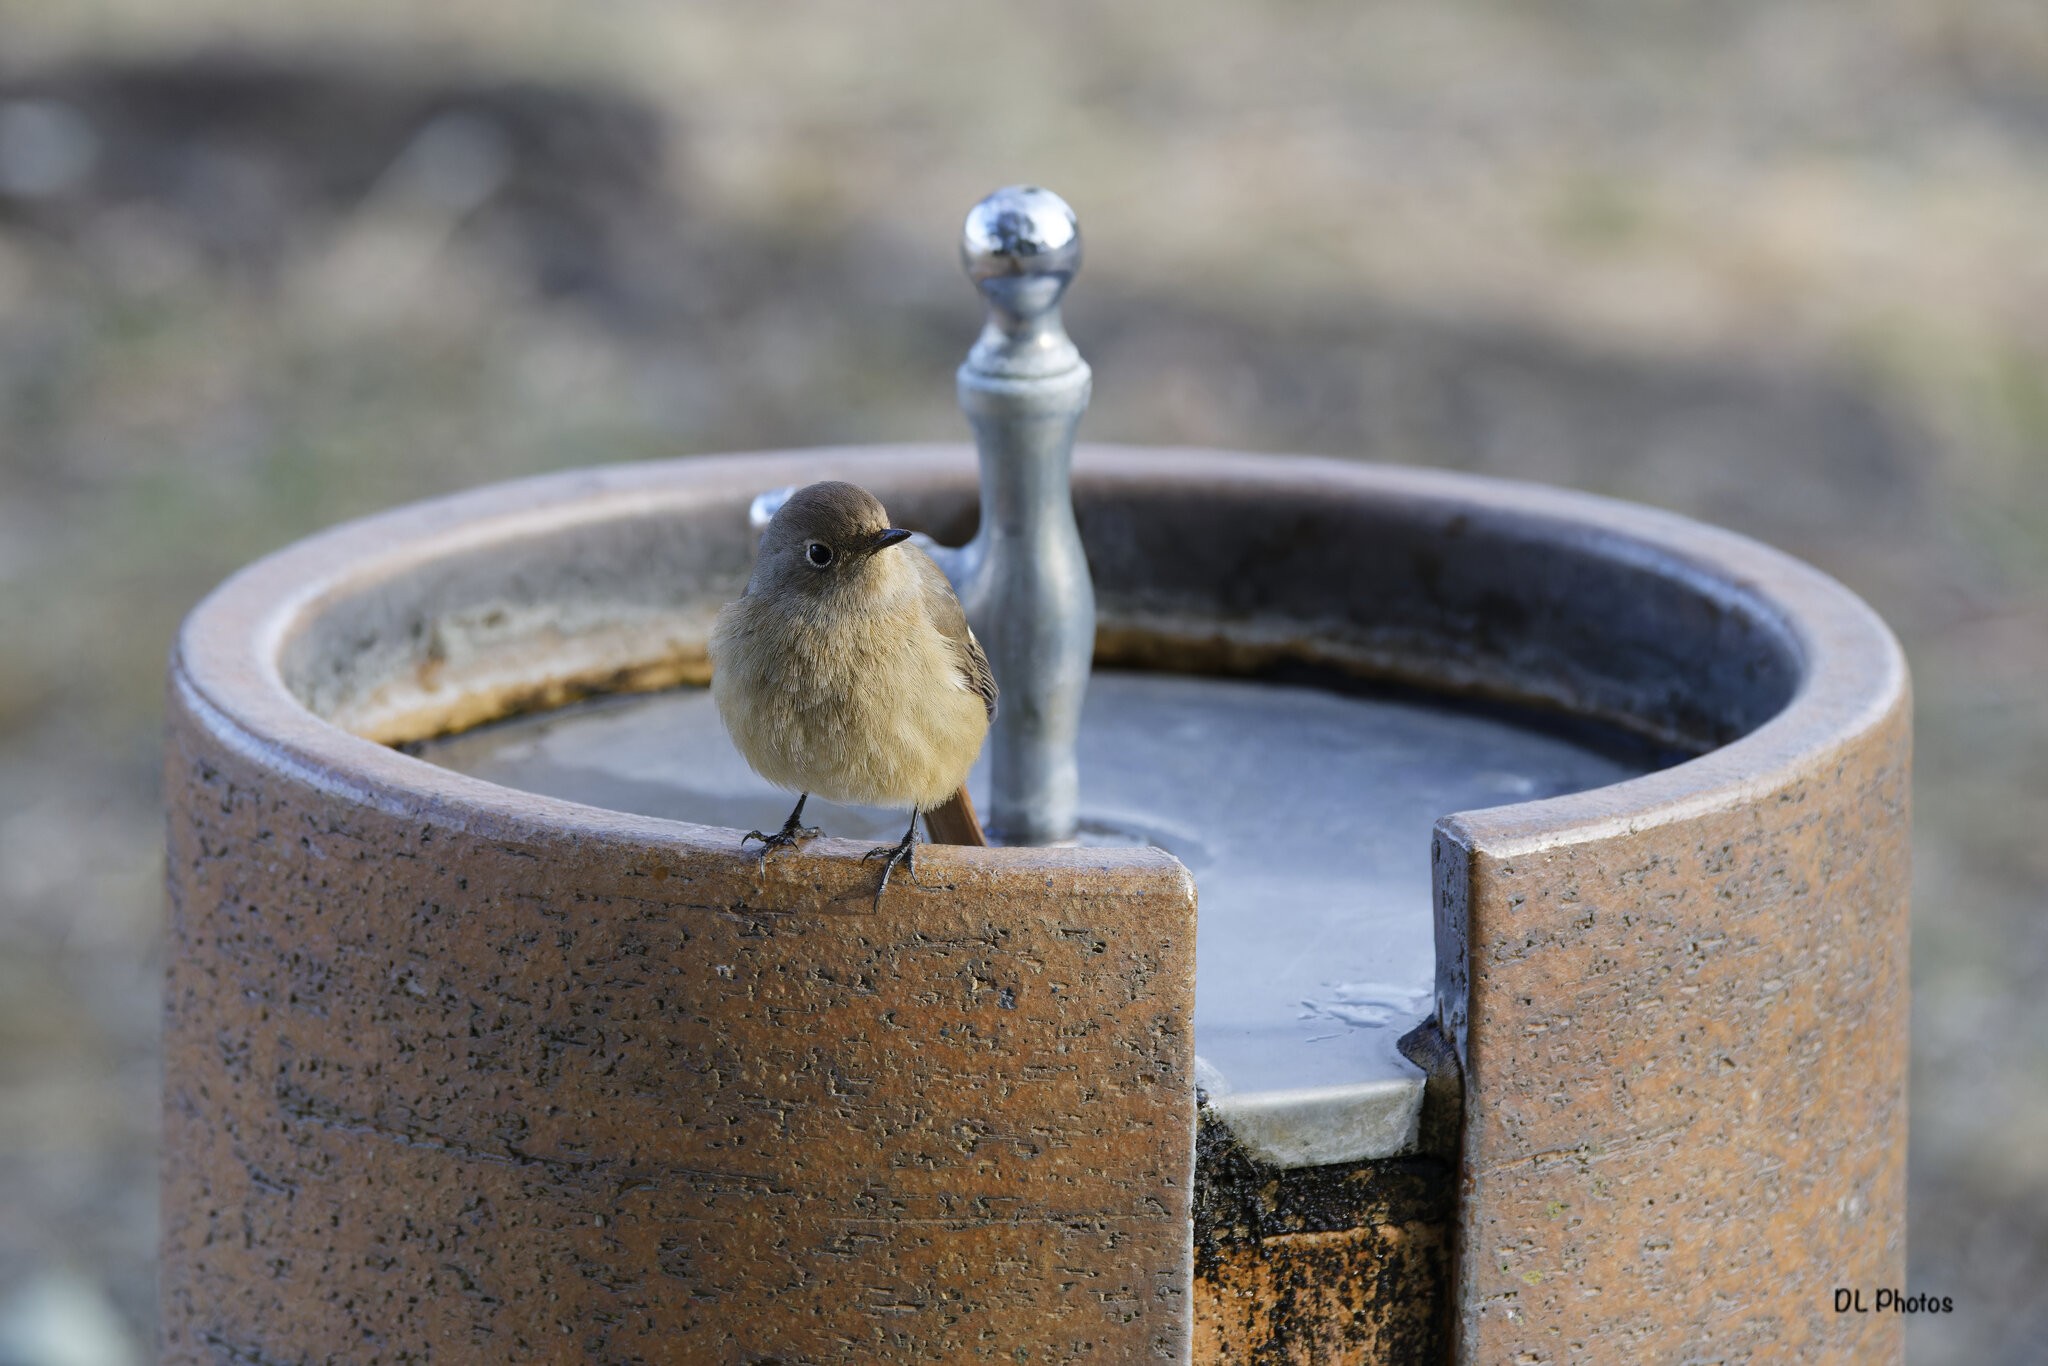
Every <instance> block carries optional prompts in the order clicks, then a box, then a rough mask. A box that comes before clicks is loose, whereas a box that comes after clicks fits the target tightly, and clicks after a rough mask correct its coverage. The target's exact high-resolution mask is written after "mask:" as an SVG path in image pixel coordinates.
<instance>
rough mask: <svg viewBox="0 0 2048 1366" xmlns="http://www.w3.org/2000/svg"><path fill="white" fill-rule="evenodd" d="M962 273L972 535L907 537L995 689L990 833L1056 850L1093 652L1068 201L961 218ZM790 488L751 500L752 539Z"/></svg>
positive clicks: (1015, 188)
mask: <svg viewBox="0 0 2048 1366" xmlns="http://www.w3.org/2000/svg"><path fill="white" fill-rule="evenodd" d="M960 263H961V265H962V266H963V267H965V268H966V271H967V278H968V279H970V280H972V281H974V283H975V286H976V287H977V288H978V289H980V290H981V293H982V297H983V298H984V299H985V300H986V301H987V303H988V322H987V324H986V325H985V326H984V327H983V328H982V329H981V336H980V338H979V339H978V340H977V341H976V342H975V343H974V348H973V349H972V350H971V351H969V352H968V353H967V360H966V361H965V362H964V363H963V364H962V365H961V366H960V369H959V371H958V373H957V376H956V379H957V381H958V390H959V395H960V408H961V411H962V412H964V413H966V414H967V420H968V422H969V423H970V424H972V426H973V427H974V444H975V447H976V448H977V450H978V451H979V452H980V456H981V527H980V529H979V530H977V531H976V532H975V533H974V539H973V540H971V541H969V542H968V543H967V544H966V545H963V546H942V545H938V544H936V543H935V542H933V541H932V539H931V538H930V537H928V536H925V535H922V534H920V535H918V536H917V537H915V538H914V539H915V541H916V543H917V544H918V545H920V546H922V547H923V548H924V549H925V551H926V552H927V553H929V554H930V555H931V557H932V558H933V559H934V560H937V561H938V563H939V567H940V568H941V569H943V570H945V571H946V577H947V578H948V579H950V580H952V583H953V588H954V591H955V592H957V593H959V595H960V602H961V605H962V606H963V607H965V608H966V610H967V620H968V624H969V625H971V626H973V628H974V634H975V635H976V636H977V637H979V638H980V640H981V645H982V649H983V650H984V651H985V652H986V653H987V655H988V659H989V665H990V667H991V668H993V669H994V670H995V675H996V684H997V686H998V687H999V688H1000V689H1001V690H1002V697H1001V701H1000V704H999V705H998V707H997V711H996V722H995V726H994V728H993V729H992V730H991V731H990V733H989V742H988V745H989V787H990V798H989V810H988V818H987V821H986V824H987V826H988V829H989V833H990V834H991V835H993V836H994V837H995V838H997V839H998V840H1000V841H1001V842H1002V843H1004V844H1053V843H1057V842H1058V841H1060V840H1064V839H1069V838H1071V837H1072V836H1073V834H1074V832H1075V829H1076V827H1077V826H1078V824H1079V806H1080V795H1081V781H1080V770H1079V767H1078V765H1077V764H1076V761H1075V742H1076V740H1077V738H1078V736H1079V734H1080V730H1081V697H1082V694H1083V693H1085V692H1086V691H1087V690H1088V670H1089V666H1090V664H1091V663H1092V662H1093V660H1094V656H1095V584H1094V581H1093V580H1092V579H1091V578H1090V577H1089V575H1088V557H1087V555H1086V554H1085V553H1083V551H1082V549H1081V532H1080V529H1079V528H1078V527H1077V526H1076V525H1075V523H1074V498H1073V489H1072V479H1071V474H1072V469H1073V463H1074V427H1075V425H1076V424H1077V423H1078V422H1079V421H1080V420H1081V413H1082V412H1083V411H1084V410H1085V409H1086V408H1087V407H1088V393H1089V384H1090V371H1089V369H1088V362H1086V361H1084V360H1082V359H1081V353H1080V352H1079V351H1078V350H1076V349H1075V347H1074V343H1073V341H1072V339H1071V338H1069V337H1068V336H1067V329H1066V326H1065V325H1064V324H1063V323H1062V322H1061V321H1060V296H1061V295H1062V294H1064V293H1066V289H1067V285H1068V284H1070V283H1071V282H1072V281H1073V278H1074V276H1075V275H1076V274H1077V273H1078V272H1079V271H1080V269H1081V226H1080V223H1079V222H1078V221H1077V220H1076V219H1075V217H1074V211H1073V210H1072V209H1071V208H1069V207H1067V202H1066V201H1065V200H1064V199H1061V198H1060V197H1059V196H1058V195H1056V194H1054V193H1053V192H1052V191H1051V190H1042V189H1039V188H1038V187H1037V186H1035V185H1011V186H1008V187H1006V188H1004V189H1000V190H997V191H996V192H995V193H994V194H992V195H990V196H988V197H987V198H986V199H984V200H982V201H981V202H980V203H979V204H976V205H975V206H974V207H973V208H972V209H970V210H968V213H967V223H966V226H965V228H964V230H963V231H962V234H961V240H960ZM792 492H794V490H792V489H776V490H774V491H772V492H769V493H764V494H762V495H761V496H760V497H758V498H756V499H755V500H754V505H753V509H752V521H753V525H754V527H755V529H756V530H763V529H765V528H766V527H767V525H768V520H769V519H770V518H771V517H773V516H774V515H775V511H776V509H777V508H779V507H781V506H782V504H783V502H784V500H786V499H787V498H788V497H789V495H790V494H791V493H792Z"/></svg>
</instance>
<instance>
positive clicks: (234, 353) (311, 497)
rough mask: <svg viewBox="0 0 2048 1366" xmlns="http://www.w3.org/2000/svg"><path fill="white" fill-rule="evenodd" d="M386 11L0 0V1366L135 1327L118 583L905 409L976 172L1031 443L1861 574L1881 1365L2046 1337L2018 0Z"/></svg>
mask: <svg viewBox="0 0 2048 1366" xmlns="http://www.w3.org/2000/svg"><path fill="white" fill-rule="evenodd" d="M419 8H424V7H416V6H409V5H406V6H402V5H399V4H397V3H395V0H374V2H372V3H363V4H358V5H354V6H350V7H348V8H347V10H346V12H344V11H343V9H342V7H338V6H336V7H325V8H320V7H314V6H310V5H306V4H284V5H269V6H257V5H255V4H253V3H250V2H249V0H194V3H188V4H183V5H180V6H175V7H173V6H162V5H155V4H150V3H146V0H94V2H93V3H86V4H79V5H67V6H61V7H59V6H48V5H44V4H38V3H34V0H0V1363H6V1362H12V1361H34V1360H43V1359H49V1360H55V1359H56V1358H54V1357H47V1356H45V1357H38V1356H36V1355H35V1354H34V1353H33V1352H31V1351H30V1350H29V1349H28V1348H26V1347H23V1346H22V1345H21V1344H22V1343H25V1342H27V1341H28V1339H29V1335H30V1333H31V1328H30V1327H24V1326H23V1325H28V1324H32V1322H35V1321H41V1320H39V1319H38V1316H39V1315H40V1316H42V1319H44V1320H49V1321H53V1322H54V1321H60V1320H61V1321H62V1322H65V1323H68V1324H70V1325H71V1328H70V1329H69V1330H67V1331H71V1332H73V1334H74V1342H84V1341H87V1339H88V1338H89V1337H90V1335H91V1334H93V1333H97V1334H99V1342H100V1347H101V1349H102V1353H101V1355H100V1356H99V1357H96V1358H91V1359H95V1360H108V1361H113V1360H121V1359H124V1358H123V1356H122V1351H123V1350H124V1346H123V1345H124V1344H125V1345H126V1347H125V1350H127V1351H128V1352H130V1353H131V1356H130V1357H128V1358H126V1359H139V1358H137V1357H135V1356H133V1355H132V1354H133V1353H136V1352H139V1351H140V1345H141V1344H143V1343H146V1342H147V1341H148V1340H149V1334H150V1331H151V1313H152V1309H151V1301H152V1296H153V1287H152V1280H151V1277H152V1271H151V1250H152V1243H153V1240H154V1236H155V1218H156V1215H155V1208H154V1201H155V1195H154V1178H153V1171H154V1164H155V1160H156V1158H155V1138H154V1135H155V1131H156V1096H157V1064H156V1057H155V1039H156V1012H157V1008H158V1002H157V991H158V985H157V984H158V973H159V971H160V961H159V955H158V938H159V918H160V915H161V905H160V896H161V893H160V879H161V860H160V854H159V849H158V845H159V840H160V834H161V828H160V827H161V819H160V813H159V811H158V809H157V804H156V788H157V774H156V765H157V757H156V746H157V738H158V735H157V728H158V724H159V716H160V711H159V695H158V692H159V688H160V686H161V674H162V660H163V656H164V652H165V649H166V648H167V645H168V642H169V640H170V636H171V632H172V630H173V628H174V627H175V625H176V623H177V621H178V619H179V617H180V615H181V614H182V613H183V612H184V611H185V610H186V609H187V608H188V607H189V606H190V605H191V604H192V603H193V602H194V601H195V600H196V599H197V598H198V597H199V596H200V595H201V594H203V593H204V592H205V591H206V589H207V588H208V587H210V586H211V585H212V584H213V583H214V582H216V581H217V580H218V579H219V578H221V577H222V576H223V575H225V574H226V573H227V572H228V571H230V570H231V569H233V568H235V567H236V566H237V565H239V564H241V563H243V562H245V561H246V560H248V559H250V558H252V557H254V556H256V555H258V554H260V553H262V552H263V551H265V550H267V549H269V548H272V547H274V546H277V545H279V544H282V543H284V542H285V541H288V540H290V539H292V538H294V537H297V536H299V535H301V534H303V533H305V532H307V531H310V530H312V529H314V528H316V527H320V526H324V525H327V524H329V523H331V522H334V521H336V520H339V519H341V518H345V517H349V516H352V515H355V514H358V513H363V512H367V511H371V510H374V509H377V508H381V507H384V506H388V505H391V504H394V503H399V502H403V501H407V500H410V499H414V498H418V497H422V496H425V495H428V494H433V493H437V492H442V491H446V490H449V489H454V488H460V487H464V486H467V485H470V484H474V483H478V482H482V481H485V480H490V479H497V478H504V477H511V476H515V475H519V474H524V473H530V472H534V471H538V470H544V469H552V468H558V467H561V466H565V465H573V464H580V463H594V462H604V461H615V460H630V459H635V458H641V457H648V456H655V455H669V454H678V453H690V452H700V451H714V450H735V449H747V448H753V447H769V446H791V445H803V444H809V443H818V442H828V441H830V442H839V441H863V440H879V439H893V438H907V439H934V438H936V439H951V438H957V437H959V436H961V435H962V434H963V431H964V428H963V425H962V424H961V422H960V420H959V418H958V416H957V414H956V413H955V412H954V410H953V406H952V403H953V399H952V383H951V370H952V367H953V366H954V365H955V364H956V363H957V362H958V359H959V357H960V356H961V354H963V352H964V349H965V347H966V345H967V344H968V342H969V341H970V340H971V338H972V335H973V332H974V330H975V327H976V325H977V321H978V320H977V315H976V309H975V301H974V298H973V295H972V293H971V291H970V290H969V288H968V287H967V285H966V284H965V283H964V282H963V281H962V280H961V278H960V276H959V274H958V269H957V266H956V263H955V261H954V257H953V249H954V242H955V234H956V233H957V230H958V221H959V217H960V214H961V213H962V212H963V211H964V210H965V208H966V206H967V205H969V204H970V203H972V202H973V201H974V200H975V199H976V198H977V197H979V196H980V195H981V194H982V193H984V192H985V191H986V190H988V189H990V188H993V187H994V186H996V185H999V184H1004V183H1008V182H1012V181H1018V180H1035V181H1038V182H1041V183H1044V184H1048V185H1051V186H1053V187H1054V188H1056V189H1058V190H1059V191H1060V192H1061V193H1063V194H1064V195H1066V196H1067V197H1068V198H1069V199H1070V200H1071V201H1072V202H1074V203H1075V205H1076V206H1077V208H1078V209H1079V210H1080V213H1081V216H1082V221H1083V224H1084V227H1085V231H1086V234H1087V238H1088V243H1089V261H1088V266H1087V269H1086V271H1085V272H1084V274H1083V276H1082V278H1081V281H1080V282H1079V283H1078V284H1077V285H1076V286H1075V289H1074V292H1073V294H1072V297H1071V306H1070V309H1069V321H1070V325H1071V328H1072V331H1073V333H1074V335H1075V336H1076V338H1077V339H1078V340H1079V342H1080V344H1081V345H1082V347H1083V349H1084V351H1085V352H1086V353H1087V355H1088V356H1089V358H1090V360H1091V362H1092V363H1093V364H1094V366H1095V370H1096V377H1097V378H1096V400H1095V406H1094V408H1093V409H1092V411H1091V412H1090V414H1089V416H1088V418H1087V420H1086V423H1085V426H1084V434H1085V435H1086V436H1088V437H1092V438H1095V439H1102V440H1123V441H1139V442H1157V443H1182V442H1185V443H1196V444H1204V445H1218V446H1229V447H1236V448H1242V449H1251V450H1275V451H1279V450H1288V451H1310V452H1320V453H1328V454H1334V455H1340V456H1346V457H1354V458H1359V459H1369V460H1381V461H1402V462H1413V463H1424V464H1432V465H1442V466H1450V467H1457V468H1465V469H1476V470H1484V471H1488V472H1493V473H1498V474H1505V475H1512V476H1516V477H1520V478H1528V479H1535V480H1542V481H1548V482H1555V483H1561V484H1569V485H1573V486H1576V487H1581V488H1587V489H1592V490H1596V491H1599V492H1604V493H1610V494H1614V495H1618V496H1621V497H1627V498H1633V499H1637V500H1641V501H1644V502H1648V503H1654V504H1658V505H1660V506H1664V507H1669V508H1673V509H1676V510H1678V511H1681V512H1685V513H1689V514H1692V515H1696V516H1700V517H1703V518H1706V519H1708V520H1712V521H1716V522H1720V523H1723V524H1725V525H1728V526H1732V527H1734V528H1736V529H1738V530H1742V531H1745V532H1748V533H1750V534H1752V535H1755V536H1758V537H1760V538H1762V539H1764V540H1767V541H1770V542H1772V543H1774V544H1776V545H1779V546H1781V547H1783V548H1785V549H1787V550H1789V551H1791V552H1793V553H1795V554H1798V555H1801V556H1804V557H1806V558H1808V559H1810V560H1812V561H1813V562H1815V563H1817V564H1819V565H1820V566H1822V567H1823V568H1825V569H1827V570H1828V571H1830V572H1831V573H1833V574H1835V575H1836V576H1838V577H1840V578H1841V579H1843V580H1844V581H1845V582H1847V583H1848V584H1849V585H1850V586H1851V587H1853V588H1855V589H1856V590H1857V591H1859V592H1860V593H1862V594H1864V595H1865V596H1866V597H1867V598H1869V600H1870V601H1871V602H1872V603H1873V604H1875V605H1876V606H1877V608H1878V609H1879V610H1880V611H1881V612H1882V613H1883V614H1884V615H1885V616H1886V617H1887V619H1888V620H1890V621H1891V622H1892V624H1893V625H1894V627H1895V628H1896V629H1897V630H1898V632H1899V634H1900V636H1901V637H1902V638H1903V640H1904V641H1905V644H1906V649H1907V652H1908V655H1909V656H1910V658H1911V660H1912V663H1913V667H1914V670H1915V679H1916V689H1917V694H1918V699H1919V701H1918V707H1919V713H1918V774H1917V783H1916V796H1915V803H1916V806H1915V813H1916V845H1915V849H1916V863H1917V872H1916V885H1915V935H1914V990H1915V1010H1914V1057H1913V1096H1912V1106H1913V1140H1912V1141H1913V1147H1912V1154H1911V1196H1910V1200H1911V1203H1910V1207H1909V1217H1910V1227H1911V1244H1910V1249H1911V1250H1910V1255H1911V1273H1910V1287H1909V1288H1910V1290H1912V1291H1914V1292H1923V1291H1924V1292H1932V1293H1934V1294H1937V1295H1940V1294H1946V1295H1949V1296H1952V1297H1953V1299H1954V1301H1955V1305H1956V1309H1955V1312H1954V1313H1953V1314H1951V1315H1947V1316H1942V1317H1938V1318H1923V1319H1916V1320H1915V1321H1914V1322H1913V1323H1912V1324H1911V1327H1910V1330H1909V1331H1910V1341H1911V1345H1912V1355H1913V1359H1914V1360H1916V1361H1930V1362H1935V1361H1968V1362H1973V1363H1993V1364H1994V1366H1995V1364H1996V1363H2015V1364H2017V1363H2033V1362H2038V1361H2042V1360H2048V1288H2044V1287H2048V991H2044V990H2043V986H2044V984H2048V916H2044V914H2043V909H2044V902H2048V840H2044V839H2043V834H2044V832H2048V688H2044V686H2043V682H2042V680H2043V676H2044V668H2048V252H2044V251H2043V250H2041V238H2040V234H2041V225H2042V224H2043V223H2044V222H2048V173H2044V171H2043V169H2042V168H2043V167H2048V7H2043V6H2041V5H2040V4H2039V3H2038V0H1977V2H1975V3H1972V2H1970V0H1856V2H1855V3H1851V2H1850V0H1838V2H1825V3H1824V2H1823V0H1781V2H1780V3H1763V2H1762V0H1738V2H1737V3H1728V4H1721V5H1714V6H1700V5H1680V4H1677V3H1648V4H1645V3H1641V2H1640V0H1637V3H1631V4H1622V3H1620V2H1619V0H1556V3H1550V4H1545V5H1540V6H1531V5H1526V4H1515V3H1509V0H1466V2H1464V3H1457V4H1450V5H1445V4H1441V3H1423V0H1413V2H1412V3H1381V4H1369V5H1365V6H1350V5H1338V4H1332V3H1326V2H1325V0H1299V2H1298V3H1291V4H1286V5H1278V6H1263V7H1253V6H1243V7H1226V6H1222V5H1218V4H1215V3H1212V2H1211V0H1194V2H1193V3H1190V4H1182V5H1176V6H1172V7H1168V6H1166V5H1164V4H1162V3H1159V2H1158V0H1143V2H1142V3H1136V4H1131V5H1124V6H1116V7H1108V6H1103V7H1084V6H1081V5H1078V4H1056V5H1051V6H1047V7H1042V8H1039V9H1036V10H1033V11H1030V12H1029V13H1028V14H1026V13H1024V12H1013V13H1006V14H1004V15H1001V16H1000V17H999V16H998V15H997V14H996V13H994V12H991V13H989V14H987V15H977V14H975V13H973V12H970V11H968V10H966V9H964V8H961V7H949V6H942V5H938V4H936V3H933V4H917V5H912V4H902V5H897V6H893V7H890V8H888V9H887V10H885V11H879V12H875V13H874V14H872V15H871V16H870V17H869V18H866V19H863V20H862V21H860V22H858V23H856V22H854V21H852V20H850V19H848V18H846V17H844V16H843V13H842V12H841V11H838V10H834V9H831V8H828V7H826V6H823V5H799V4H784V3H772V4H763V5H759V6H747V7H730V8H729V9H728V10H726V11H722V12H720V11H711V10H708V9H698V8H695V7H691V8H687V9H686V8H685V7H679V6H678V7H656V6H647V5H628V4H620V5H608V6H602V7H597V6H572V5H567V4H558V3H542V0H518V2H517V3H500V4H493V5H490V6H485V5H482V4H462V3H457V4H451V5H445V6H439V7H435V9H436V13H435V15H434V16H433V17H431V18H423V17H421V16H420V15H418V14H416V13H414V11H415V10H416V9H419ZM53 1306H54V1307H53ZM67 1316H68V1317H67ZM80 1325H87V1326H80ZM80 1334H84V1335H86V1336H84V1337H80V1336H77V1335H80ZM66 1359H77V1358H66Z"/></svg>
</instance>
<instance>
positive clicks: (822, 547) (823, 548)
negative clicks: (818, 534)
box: [804, 541, 832, 569]
mask: <svg viewBox="0 0 2048 1366" xmlns="http://www.w3.org/2000/svg"><path fill="white" fill-rule="evenodd" d="M804 558H805V559H807V560H809V561H810V562H811V563H812V564H813V565H815V566H817V567H818V568H819V569H823V568H824V567H825V566H826V565H828V564H830V563H832V547H831V546H829V545H826V544H825V543H824V542H823V541H812V542H811V543H810V544H809V545H808V546H806V547H804Z"/></svg>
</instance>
